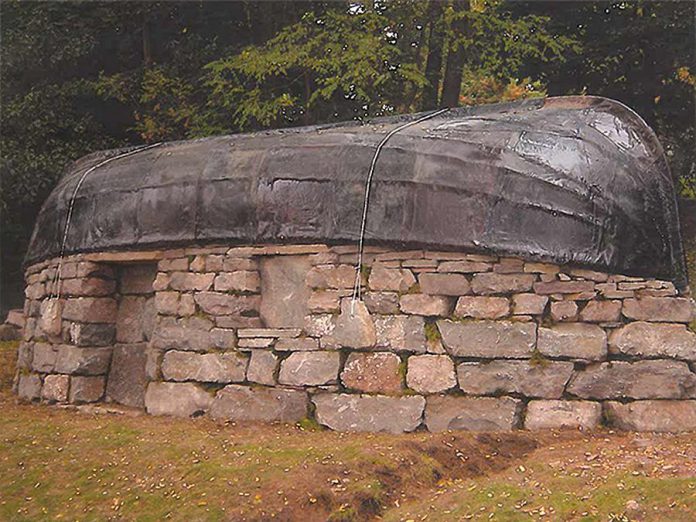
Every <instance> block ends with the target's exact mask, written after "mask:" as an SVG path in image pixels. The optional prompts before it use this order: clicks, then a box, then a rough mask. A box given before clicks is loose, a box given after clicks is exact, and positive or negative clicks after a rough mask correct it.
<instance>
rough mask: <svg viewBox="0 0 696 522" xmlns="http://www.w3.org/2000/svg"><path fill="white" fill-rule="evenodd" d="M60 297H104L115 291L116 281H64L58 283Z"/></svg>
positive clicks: (88, 279)
mask: <svg viewBox="0 0 696 522" xmlns="http://www.w3.org/2000/svg"><path fill="white" fill-rule="evenodd" d="M60 288H61V292H60V293H61V295H65V296H75V297H81V296H82V297H104V296H107V295H111V294H113V293H114V291H115V290H116V281H114V280H112V279H100V278H98V277H86V278H81V279H65V280H63V281H61V283H60Z"/></svg>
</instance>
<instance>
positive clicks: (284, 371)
mask: <svg viewBox="0 0 696 522" xmlns="http://www.w3.org/2000/svg"><path fill="white" fill-rule="evenodd" d="M340 365H341V355H340V354H339V353H338V352H293V353H291V354H290V356H289V357H288V358H287V359H285V360H284V361H283V362H282V363H281V365H280V374H279V375H278V382H280V383H281V384H287V385H290V386H321V385H324V384H330V383H334V382H336V380H337V379H338V371H339V369H340Z"/></svg>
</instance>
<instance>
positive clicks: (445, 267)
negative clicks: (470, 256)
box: [437, 260, 492, 274]
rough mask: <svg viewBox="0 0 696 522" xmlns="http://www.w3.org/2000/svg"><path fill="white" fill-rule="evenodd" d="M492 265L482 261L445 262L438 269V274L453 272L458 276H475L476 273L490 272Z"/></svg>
mask: <svg viewBox="0 0 696 522" xmlns="http://www.w3.org/2000/svg"><path fill="white" fill-rule="evenodd" d="M491 267H492V265H491V263H489V262H481V261H468V260H461V261H444V262H442V263H440V266H438V267H437V271H438V272H452V273H458V274H473V273H476V272H488V271H489V270H490V269H491Z"/></svg>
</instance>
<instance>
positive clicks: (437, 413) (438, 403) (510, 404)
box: [425, 395, 522, 432]
mask: <svg viewBox="0 0 696 522" xmlns="http://www.w3.org/2000/svg"><path fill="white" fill-rule="evenodd" d="M521 408H522V401H520V400H518V399H512V398H510V397H501V398H493V397H452V396H444V395H433V396H432V397H428V399H427V405H426V407H425V425H426V427H427V428H428V430H429V431H435V432H437V431H447V430H467V431H509V430H512V429H513V428H515V427H517V425H518V423H519V416H520V410H521Z"/></svg>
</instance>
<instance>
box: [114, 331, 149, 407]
mask: <svg viewBox="0 0 696 522" xmlns="http://www.w3.org/2000/svg"><path fill="white" fill-rule="evenodd" d="M147 360H148V353H147V349H146V344H145V343H139V344H121V345H116V346H115V347H114V350H113V355H112V359H111V367H110V369H109V377H108V379H107V384H106V398H107V400H109V401H113V402H117V403H119V404H123V405H125V406H131V407H134V408H142V407H143V406H145V389H146V387H147V382H148V379H147V372H146V369H147Z"/></svg>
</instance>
